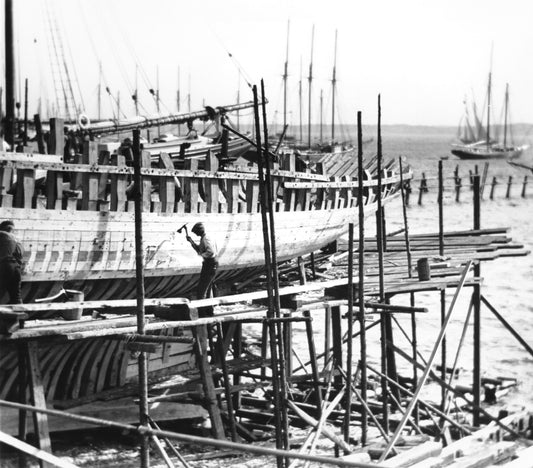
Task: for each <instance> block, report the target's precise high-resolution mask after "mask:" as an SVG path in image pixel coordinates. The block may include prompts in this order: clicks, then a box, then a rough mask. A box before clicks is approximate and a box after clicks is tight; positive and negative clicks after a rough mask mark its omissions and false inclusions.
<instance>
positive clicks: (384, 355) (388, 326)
mask: <svg viewBox="0 0 533 468" xmlns="http://www.w3.org/2000/svg"><path fill="white" fill-rule="evenodd" d="M377 143H378V144H377V173H378V180H377V191H376V195H377V210H376V233H377V250H378V266H379V299H380V302H381V303H383V302H385V301H386V300H387V298H386V297H385V277H384V272H385V270H384V258H383V218H382V217H383V211H382V208H383V204H382V177H383V169H382V161H383V153H382V146H381V144H382V142H381V95H378V142H377ZM422 180H423V181H424V183H425V175H424V174H422ZM422 185H423V184H422V181H421V182H420V186H421V193H422V190H423V187H422ZM380 328H381V338H380V343H381V371H382V372H383V374H385V375H388V376H389V377H391V378H393V379H394V380H395V377H396V376H395V375H394V376H391V375H389V370H390V371H391V372H392V373H394V369H393V368H391V369H389V364H393V362H392V360H393V359H394V356H392V359H389V351H388V349H387V342H388V341H389V340H390V341H392V333H391V332H392V323H391V318H390V315H384V316H382V317H381V320H380ZM391 367H392V366H391ZM381 389H382V404H383V428H384V429H385V431H386V432H388V431H389V410H388V384H387V381H386V380H385V379H381Z"/></svg>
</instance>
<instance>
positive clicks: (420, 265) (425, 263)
mask: <svg viewBox="0 0 533 468" xmlns="http://www.w3.org/2000/svg"><path fill="white" fill-rule="evenodd" d="M416 269H417V271H418V280H419V281H428V280H430V279H431V270H430V268H429V259H428V258H426V257H424V258H420V259H418V261H417V262H416Z"/></svg>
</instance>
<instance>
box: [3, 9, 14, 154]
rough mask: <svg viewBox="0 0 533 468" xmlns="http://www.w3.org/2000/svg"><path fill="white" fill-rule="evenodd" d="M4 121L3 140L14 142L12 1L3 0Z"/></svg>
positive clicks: (11, 143)
mask: <svg viewBox="0 0 533 468" xmlns="http://www.w3.org/2000/svg"><path fill="white" fill-rule="evenodd" d="M4 5H5V15H4V16H5V35H6V37H5V41H6V44H5V54H6V65H5V66H6V120H5V139H6V141H7V143H9V144H10V145H11V146H13V144H14V142H15V50H14V42H13V0H5V3H4Z"/></svg>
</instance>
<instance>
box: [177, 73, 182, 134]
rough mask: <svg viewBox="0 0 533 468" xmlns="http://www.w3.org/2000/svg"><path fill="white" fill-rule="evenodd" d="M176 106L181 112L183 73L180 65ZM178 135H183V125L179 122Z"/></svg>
mask: <svg viewBox="0 0 533 468" xmlns="http://www.w3.org/2000/svg"><path fill="white" fill-rule="evenodd" d="M176 106H177V108H178V114H179V113H180V112H181V73H180V67H179V66H178V91H177V92H176ZM178 135H181V125H180V124H178Z"/></svg>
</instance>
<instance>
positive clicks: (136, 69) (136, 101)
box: [133, 64, 139, 116]
mask: <svg viewBox="0 0 533 468" xmlns="http://www.w3.org/2000/svg"><path fill="white" fill-rule="evenodd" d="M138 72H139V66H138V65H137V64H135V94H134V95H133V96H134V97H133V100H134V104H135V115H136V116H137V115H139V82H138V79H139V76H138V75H139V73H138Z"/></svg>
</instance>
